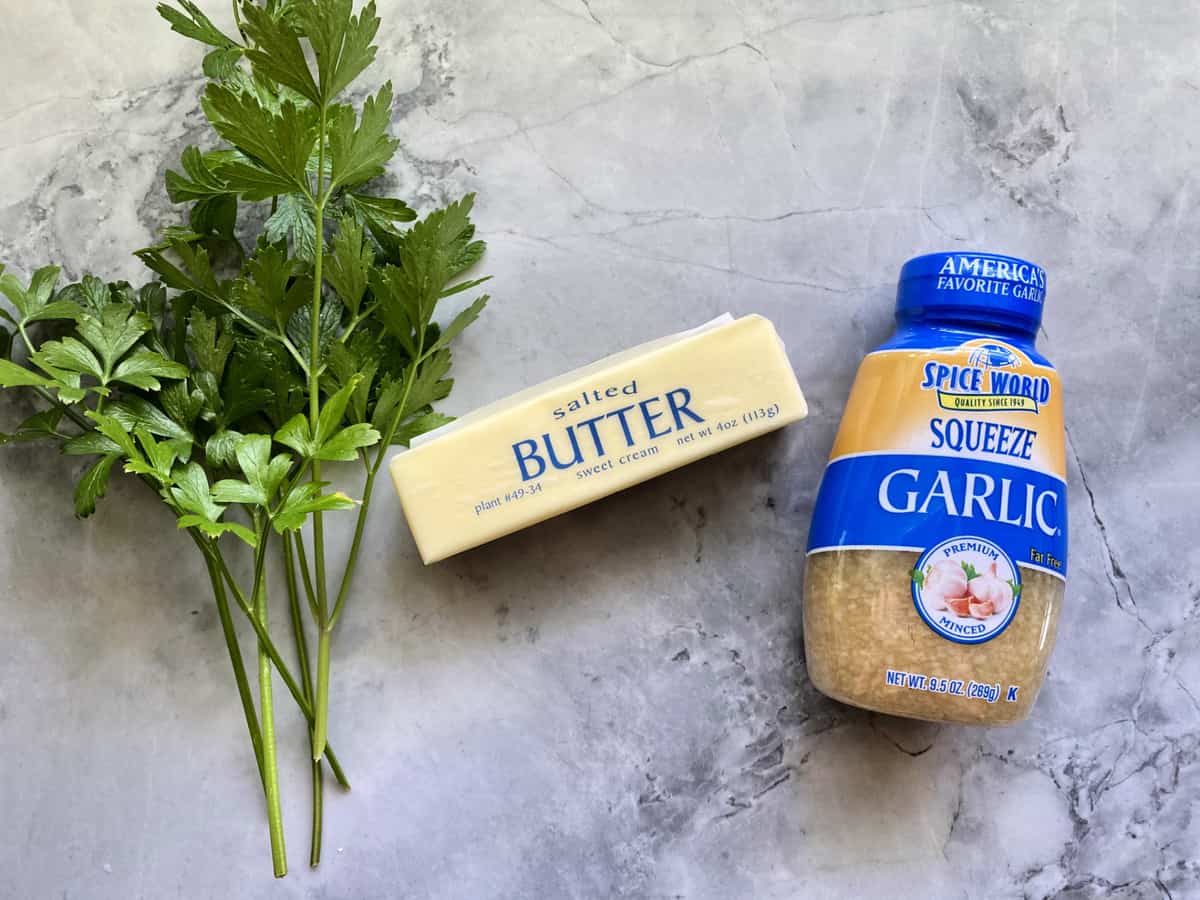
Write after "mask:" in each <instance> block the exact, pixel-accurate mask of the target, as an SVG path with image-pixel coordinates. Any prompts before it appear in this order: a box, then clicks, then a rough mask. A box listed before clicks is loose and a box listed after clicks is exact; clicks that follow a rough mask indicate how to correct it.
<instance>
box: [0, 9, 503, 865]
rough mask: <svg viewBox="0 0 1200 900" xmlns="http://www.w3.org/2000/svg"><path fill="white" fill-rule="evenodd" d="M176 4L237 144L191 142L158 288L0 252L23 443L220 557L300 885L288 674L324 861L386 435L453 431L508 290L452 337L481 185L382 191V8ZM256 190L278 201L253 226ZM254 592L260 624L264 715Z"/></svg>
mask: <svg viewBox="0 0 1200 900" xmlns="http://www.w3.org/2000/svg"><path fill="white" fill-rule="evenodd" d="M158 11H159V13H160V14H161V15H162V16H163V17H164V18H165V19H166V20H167V21H168V22H169V23H170V25H171V28H172V29H173V30H174V31H176V32H178V33H179V34H181V35H183V36H185V37H188V38H191V39H193V40H195V41H198V42H200V43H201V44H204V45H205V46H206V48H207V49H206V55H205V56H204V60H203V70H204V73H205V75H206V76H207V77H208V79H209V82H208V84H207V87H206V89H205V91H204V95H203V98H202V101H201V102H202V107H203V110H204V114H205V115H206V117H207V118H208V121H209V122H210V123H211V125H212V126H213V129H214V130H215V132H216V134H217V135H218V136H219V137H220V138H221V139H222V140H223V141H224V145H223V146H222V147H220V148H218V149H216V150H211V151H207V152H206V151H202V150H200V149H199V148H197V147H189V148H187V149H186V150H185V151H184V152H183V155H182V158H181V160H180V165H179V169H178V170H172V171H169V172H168V173H167V175H166V184H165V189H166V192H167V194H168V196H169V197H170V198H171V200H172V201H173V202H175V203H178V204H181V205H183V206H185V207H186V223H181V224H178V225H175V226H172V227H170V228H167V229H166V230H165V231H164V233H163V234H162V236H161V239H160V240H159V241H158V242H157V243H155V244H154V245H152V246H150V247H146V248H143V249H141V250H139V251H137V255H138V257H139V258H140V259H141V260H142V261H143V262H144V263H145V264H146V266H147V267H148V268H149V269H150V270H151V271H152V272H153V273H154V274H155V275H157V277H158V281H155V282H152V283H150V284H148V285H146V286H144V287H142V288H141V289H139V290H134V289H133V288H132V287H131V286H130V285H128V284H126V283H124V282H115V283H107V282H104V281H103V280H101V279H99V278H95V277H93V276H86V277H85V278H83V279H82V280H81V281H80V282H78V283H74V284H68V285H65V286H62V287H59V281H60V272H59V270H58V269H57V268H55V267H52V266H48V267H45V268H42V269H38V270H37V271H36V272H35V273H33V275H32V276H31V278H30V279H29V282H28V283H23V282H22V281H20V280H19V279H17V278H16V277H15V276H14V275H13V274H11V273H7V272H5V271H4V269H3V267H0V293H3V295H4V297H6V298H7V300H8V301H9V303H10V304H11V310H9V309H6V308H3V307H0V317H3V319H4V321H5V323H7V324H3V323H0V388H11V389H15V390H22V391H26V392H30V393H31V394H33V395H34V396H35V397H36V398H37V399H38V400H39V401H40V403H41V404H42V409H41V410H40V411H39V412H37V413H36V414H35V415H33V416H31V417H30V418H28V419H26V420H25V421H24V422H22V423H20V424H19V425H18V426H17V427H16V429H15V430H14V431H13V432H11V433H8V434H0V444H12V443H22V442H26V441H37V440H46V441H51V442H54V443H56V444H57V445H58V446H59V447H60V448H61V450H62V451H63V452H64V453H66V454H69V455H75V456H84V457H88V458H89V460H90V461H89V463H88V465H87V467H86V469H85V470H84V472H83V475H82V477H81V478H80V480H79V482H78V484H77V486H76V490H75V508H76V512H77V513H78V515H80V516H89V515H91V514H92V513H93V512H94V511H95V509H96V504H97V501H98V500H99V499H100V498H102V497H103V496H104V494H105V490H106V487H107V484H108V480H109V478H110V476H111V474H112V472H113V471H114V470H118V469H119V470H123V471H124V472H127V473H130V474H132V475H135V476H136V477H138V478H140V479H141V480H142V481H143V482H144V483H145V484H146V485H148V486H149V487H150V488H151V489H153V490H154V491H155V492H156V493H157V494H158V495H159V497H160V498H161V499H162V501H163V502H164V503H165V504H166V505H167V506H168V507H169V508H170V509H171V511H172V512H173V513H174V514H175V516H176V518H177V520H178V525H179V528H180V529H182V530H184V531H185V532H186V533H187V535H188V536H189V538H190V539H191V540H192V542H193V543H194V544H195V546H196V547H197V549H198V551H199V552H200V554H201V556H202V558H203V559H204V563H205V567H206V568H207V570H208V574H209V580H210V583H211V587H212V591H213V599H214V602H215V603H216V605H217V611H218V615H219V618H220V621H221V626H222V633H223V635H224V637H225V641H226V644H227V648H228V651H229V657H230V662H231V665H232V667H233V672H234V678H235V683H236V687H237V690H238V696H239V699H240V702H241V704H242V708H243V712H244V715H245V719H246V726H247V731H248V733H249V737H250V742H251V747H252V749H253V751H254V755H255V760H256V763H257V765H258V769H259V773H260V776H261V780H262V786H263V792H264V798H265V800H266V807H267V819H268V826H269V828H268V831H269V835H270V839H271V854H272V864H273V868H274V871H275V874H276V875H277V876H282V875H284V874H285V873H286V871H287V862H286V852H285V848H284V842H283V827H282V812H281V803H280V790H279V776H278V765H277V761H276V748H275V744H276V740H275V716H274V697H273V681H274V676H275V675H278V676H279V677H280V679H281V680H282V681H283V683H284V685H285V686H286V688H287V690H288V693H289V694H290V695H291V697H292V699H293V700H294V701H295V703H296V704H297V706H298V708H299V709H300V711H301V712H302V713H303V715H304V716H305V719H306V720H307V722H308V724H309V738H308V739H309V743H310V745H311V756H312V759H313V765H312V773H311V778H312V784H311V786H312V812H313V819H312V840H311V844H310V854H309V858H310V863H311V864H312V865H314V866H315V865H317V863H318V862H319V860H320V852H321V831H322V810H323V783H324V781H323V780H324V769H325V766H329V768H330V771H332V773H333V774H334V777H335V779H336V780H337V781H338V782H339V783H340V784H342V785H343V786H348V782H347V781H346V778H345V774H344V773H343V771H342V769H341V767H340V765H339V763H338V760H337V757H336V756H335V755H334V753H333V750H332V748H331V747H330V746H329V742H328V738H327V735H328V730H329V683H330V666H331V660H330V656H331V653H330V649H331V637H332V634H333V631H334V628H335V626H336V625H337V623H338V621H339V620H340V618H341V615H342V613H343V612H344V610H345V608H346V606H347V605H348V602H349V599H350V595H351V587H352V584H353V576H354V571H355V568H356V565H357V562H358V559H359V555H360V552H361V549H362V540H363V535H364V531H365V527H366V522H367V518H368V512H369V509H370V503H371V498H372V496H373V493H374V487H375V480H376V477H377V475H378V473H379V471H380V468H381V467H382V465H383V462H384V459H385V457H386V455H387V453H388V448H389V447H390V446H392V445H394V444H407V443H408V442H409V441H411V440H412V439H413V438H414V437H416V436H417V435H419V434H421V433H423V432H425V431H428V430H430V429H432V428H436V427H438V426H439V425H441V424H444V423H445V422H447V421H449V420H448V418H447V417H445V416H443V415H441V414H439V413H437V412H435V411H434V410H433V404H434V403H436V402H437V401H439V400H442V399H444V398H445V397H446V396H447V395H448V394H449V393H450V390H451V388H452V386H453V381H452V380H451V379H450V378H449V377H448V376H449V371H450V365H451V352H450V345H451V344H452V342H453V341H454V339H455V338H457V337H458V336H459V335H460V334H461V333H462V332H463V330H464V329H466V328H467V327H468V326H469V325H471V324H472V323H473V322H474V321H475V320H476V319H477V318H478V316H479V314H480V313H481V312H482V310H483V308H484V306H485V304H486V303H487V299H488V298H487V296H486V295H482V296H479V297H478V298H477V299H475V300H473V301H471V302H469V303H466V304H461V303H458V302H457V301H455V305H456V306H457V307H458V309H459V311H458V312H457V313H456V314H453V315H451V316H449V317H448V321H445V324H444V326H442V327H439V325H438V324H436V322H435V319H436V318H440V317H441V316H440V312H441V309H440V307H441V304H442V301H444V300H446V299H447V298H449V297H452V296H453V295H456V294H459V293H462V292H467V291H473V290H475V289H476V288H477V287H478V286H479V285H480V284H481V283H482V282H483V281H484V280H486V279H482V278H480V279H464V277H463V276H464V273H465V272H466V271H467V270H468V269H469V268H471V266H473V265H474V264H475V263H476V262H477V261H478V260H479V259H480V257H481V256H482V254H483V249H484V246H483V243H482V242H480V241H477V240H476V239H475V231H474V226H473V225H472V224H471V219H470V214H471V208H472V202H473V197H471V196H467V197H465V198H464V199H462V200H460V201H458V202H456V203H452V204H451V205H449V206H447V207H446V208H444V209H436V210H433V211H431V212H429V213H428V214H427V215H425V216H424V217H423V218H418V216H417V214H416V213H415V212H414V211H413V210H412V209H410V208H409V207H408V206H407V205H406V204H405V203H404V202H403V201H401V200H399V199H396V198H392V197H384V196H376V195H375V194H374V193H372V186H371V181H372V180H373V179H375V178H377V177H378V176H379V175H381V174H382V173H383V172H384V170H385V167H386V166H387V164H388V162H389V161H390V159H391V157H392V155H393V154H394V153H395V152H396V149H397V146H398V142H397V141H395V140H394V139H392V138H391V137H389V135H388V124H389V119H390V108H391V102H392V91H391V86H390V85H384V86H383V87H382V88H380V89H379V90H378V91H376V92H375V93H374V94H371V95H368V96H367V98H366V99H365V101H363V102H362V104H361V105H360V106H358V107H355V106H354V105H353V104H352V103H350V102H348V101H347V99H346V96H347V91H348V89H349V88H350V87H351V86H352V85H353V84H354V83H355V81H356V79H357V78H358V77H359V76H360V75H361V74H362V73H363V71H364V70H365V69H366V68H367V67H368V66H369V65H370V64H371V62H372V61H373V60H374V58H375V53H376V48H375V46H374V44H373V41H374V39H375V36H376V34H377V32H378V29H379V18H378V16H377V15H376V11H375V4H374V3H373V2H372V3H368V4H366V6H364V7H363V8H362V9H361V10H359V11H358V12H357V13H356V12H355V11H354V9H353V4H352V2H351V0H267V2H266V4H265V5H258V4H255V3H253V2H250V0H240V2H235V3H234V11H235V14H236V24H237V33H236V35H229V34H226V33H224V32H222V31H221V30H220V29H219V28H217V27H216V26H215V25H214V23H213V22H212V21H211V20H210V19H209V18H208V17H207V16H206V15H205V14H204V12H203V11H202V10H201V9H200V8H199V7H198V6H196V5H195V4H194V3H190V2H187V0H180V2H179V3H178V7H173V6H169V5H166V4H162V5H160V6H159V7H158ZM256 205H262V206H265V207H269V208H268V209H266V210H264V211H263V212H262V213H257V214H255V215H251V216H243V212H244V211H245V210H246V209H247V208H248V207H252V206H256ZM256 222H262V223H263V224H262V226H261V227H258V228H257V229H256V228H255V226H253V225H252V224H247V223H256ZM354 461H357V462H359V463H360V464H361V466H362V472H363V476H362V477H363V483H362V490H361V492H360V493H359V494H358V496H357V497H350V496H348V495H346V494H344V493H341V492H339V491H335V490H332V489H331V488H330V486H329V483H328V482H327V481H326V480H325V477H324V473H325V467H326V466H327V465H328V464H331V463H342V462H354ZM347 510H356V519H355V526H354V532H353V538H352V540H351V544H350V551H349V554H348V557H347V558H346V559H345V560H344V561H342V565H341V567H340V571H334V572H331V571H330V560H329V558H328V554H327V552H326V546H325V525H326V515H327V514H328V515H330V516H335V517H341V516H343V515H345V513H344V511H347ZM331 522H332V520H331ZM238 547H241V548H242V549H241V551H238V549H237V548H238ZM233 552H243V553H246V554H250V555H252V558H253V566H252V570H253V577H252V580H251V582H250V583H249V585H245V586H244V585H243V584H242V583H240V582H239V581H238V579H236V578H235V577H234V576H233V575H232V573H231V570H230V566H229V564H228V555H229V554H230V553H233ZM273 552H274V553H279V554H280V555H281V556H282V559H283V563H284V574H285V578H284V587H285V589H286V592H287V598H288V608H289V620H290V623H291V629H292V636H293V641H294V643H295V649H296V654H297V660H298V663H297V672H298V674H295V675H294V674H293V673H292V671H291V670H290V669H289V667H288V666H287V664H286V663H285V662H284V660H283V659H282V656H281V654H280V652H279V649H278V647H277V646H276V644H275V642H274V639H273V637H272V632H271V625H270V618H269V615H268V613H269V607H270V604H269V599H270V597H271V593H272V591H271V586H270V585H269V584H268V581H267V575H266V573H267V565H266V562H267V559H268V557H269V555H270V554H271V553H273ZM231 599H232V601H233V603H232V604H231V603H230V600H231ZM234 606H236V607H237V609H238V610H239V611H240V612H241V614H243V615H244V616H245V617H246V619H247V621H248V622H249V623H250V625H251V627H252V628H253V629H254V632H255V638H256V645H257V647H256V656H257V663H258V666H257V670H256V674H257V676H258V679H257V681H258V685H257V687H258V702H257V705H256V704H255V698H254V696H253V691H252V688H251V683H250V679H249V677H248V674H247V669H246V665H245V661H244V659H243V657H242V653H241V647H240V646H239V643H238V640H237V636H236V631H235V628H234V622H233V613H232V608H233V607H234ZM305 608H307V610H308V613H309V616H310V618H311V620H312V623H313V626H314V629H315V632H316V640H317V646H316V659H315V664H314V663H313V659H312V656H311V654H310V646H309V642H308V636H307V633H306V629H305V623H304V610H305Z"/></svg>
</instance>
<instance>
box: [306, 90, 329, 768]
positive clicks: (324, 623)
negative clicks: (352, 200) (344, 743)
mask: <svg viewBox="0 0 1200 900" xmlns="http://www.w3.org/2000/svg"><path fill="white" fill-rule="evenodd" d="M328 124H329V123H328V103H327V102H322V103H321V124H320V130H319V131H318V132H317V144H318V149H317V190H316V194H315V195H314V196H315V199H314V207H315V217H314V218H315V221H314V225H315V230H316V244H317V246H316V251H315V252H314V254H313V256H314V259H313V296H312V308H311V310H310V312H309V320H310V329H311V331H310V336H309V338H310V340H309V371H308V404H309V406H308V413H309V420H310V422H309V424H310V427H311V429H312V433H313V434H314V435H316V433H317V423H318V421H319V419H320V416H321V379H320V376H319V374H318V368H319V367H320V365H321V286H322V285H321V282H322V280H323V277H324V273H323V271H322V266H323V264H324V261H325V201H326V197H325V186H324V185H325V145H326V142H327V131H328ZM312 480H313V482H314V483H319V482H320V480H321V461H320V460H318V459H314V460H313V462H312ZM312 519H313V566H314V570H313V577H314V579H315V580H316V583H317V612H318V616H317V694H316V697H315V698H314V700H315V703H314V712H315V714H316V722H315V723H314V724H313V735H312V757H313V759H315V760H320V759H321V756H322V754H323V753H324V752H325V744H326V733H327V731H328V722H329V631H328V620H327V617H328V611H329V608H328V605H327V604H328V598H327V591H328V585H327V582H326V579H325V522H324V517H323V516H322V515H321V511H320V510H316V511H315V512H313V516H312Z"/></svg>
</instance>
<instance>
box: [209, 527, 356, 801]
mask: <svg viewBox="0 0 1200 900" xmlns="http://www.w3.org/2000/svg"><path fill="white" fill-rule="evenodd" d="M193 539H194V540H196V541H197V542H198V543H200V544H201V546H202V550H203V552H205V553H211V551H210V550H209V549H207V547H205V546H204V545H203V539H202V538H199V537H197V536H196V535H195V534H194V533H193ZM214 558H215V560H216V563H217V566H218V568H220V570H221V574H222V575H223V576H225V582H226V584H228V585H229V589H230V591H232V593H233V599H234V602H235V603H237V606H238V609H240V610H241V611H242V613H243V615H245V616H246V618H247V619H248V620H249V621H250V627H251V628H253V629H254V634H255V636H256V637H257V638H258V639H259V641H260V642H261V643H262V644H263V646H264V647H265V648H266V651H267V655H268V656H270V657H271V662H273V663H274V664H275V671H277V672H278V673H279V677H280V678H282V679H283V683H284V685H286V686H287V689H288V693H290V694H291V695H292V699H293V700H295V701H296V705H297V706H298V707H300V712H302V713H304V717H305V719H307V720H308V723H309V724H310V725H311V724H312V723H313V722H314V716H313V707H312V704H311V703H309V702H308V701H307V700H305V699H304V693H303V691H301V690H300V687H299V685H298V684H296V679H295V678H294V677H293V676H292V672H291V670H290V669H289V668H288V665H287V663H285V662H284V661H283V657H282V656H281V655H280V654H279V648H278V647H276V646H275V642H274V641H272V640H271V635H270V634H269V633H268V632H267V630H266V629H265V628H263V626H262V623H261V622H259V620H258V617H257V616H255V615H254V610H253V609H251V608H250V604H249V603H247V602H246V595H245V594H244V593H242V589H241V587H239V586H238V583H237V580H236V579H235V578H234V577H233V573H232V572H230V571H229V566H228V565H227V564H226V562H225V558H224V557H223V556H221V555H220V554H217V555H216V556H215V557H214ZM325 756H326V757H327V758H328V760H329V770H330V771H331V772H333V777H334V778H336V779H337V782H338V784H340V785H341V786H342V787H343V788H345V789H346V790H349V789H350V782H349V781H347V780H346V773H345V772H343V771H342V766H341V763H340V762H338V759H337V756H336V755H335V754H334V752H333V747H326V752H325Z"/></svg>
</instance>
